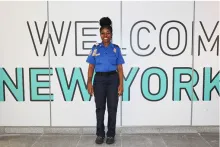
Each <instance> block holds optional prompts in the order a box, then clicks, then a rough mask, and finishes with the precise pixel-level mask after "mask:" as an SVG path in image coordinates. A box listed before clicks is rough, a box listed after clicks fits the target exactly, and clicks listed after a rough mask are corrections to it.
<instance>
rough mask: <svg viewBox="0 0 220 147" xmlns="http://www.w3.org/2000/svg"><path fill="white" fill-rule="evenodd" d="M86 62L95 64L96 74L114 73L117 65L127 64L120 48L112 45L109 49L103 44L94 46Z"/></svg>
mask: <svg viewBox="0 0 220 147" xmlns="http://www.w3.org/2000/svg"><path fill="white" fill-rule="evenodd" d="M86 62H88V63H90V64H94V65H95V71H96V72H109V71H114V70H117V65H119V64H124V63H125V62H124V59H123V57H122V54H121V50H120V48H119V46H118V45H115V44H112V43H110V44H109V45H108V47H105V46H104V44H103V43H97V44H96V45H94V46H93V47H92V50H91V51H90V53H89V56H88V57H87V60H86Z"/></svg>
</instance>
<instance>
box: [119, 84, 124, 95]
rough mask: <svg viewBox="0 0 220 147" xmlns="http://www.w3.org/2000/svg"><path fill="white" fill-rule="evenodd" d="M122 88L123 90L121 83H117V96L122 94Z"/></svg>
mask: <svg viewBox="0 0 220 147" xmlns="http://www.w3.org/2000/svg"><path fill="white" fill-rule="evenodd" d="M123 90H124V89H123V85H119V86H118V95H119V96H121V95H122V93H123Z"/></svg>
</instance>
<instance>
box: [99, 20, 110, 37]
mask: <svg viewBox="0 0 220 147" xmlns="http://www.w3.org/2000/svg"><path fill="white" fill-rule="evenodd" d="M99 25H100V26H101V27H100V32H101V31H102V29H104V28H106V29H108V30H109V31H110V32H111V33H112V26H111V25H112V21H111V19H110V18H108V17H102V18H101V19H100V20H99Z"/></svg>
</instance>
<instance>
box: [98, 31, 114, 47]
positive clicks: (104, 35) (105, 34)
mask: <svg viewBox="0 0 220 147" xmlns="http://www.w3.org/2000/svg"><path fill="white" fill-rule="evenodd" d="M100 36H101V39H102V42H103V43H107V44H108V43H110V41H111V39H112V33H111V31H110V30H109V29H107V28H103V29H102V30H101V32H100Z"/></svg>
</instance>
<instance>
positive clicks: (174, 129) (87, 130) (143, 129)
mask: <svg viewBox="0 0 220 147" xmlns="http://www.w3.org/2000/svg"><path fill="white" fill-rule="evenodd" d="M106 129H107V128H106ZM95 132H96V128H95V127H7V126H6V127H0V134H3V133H9V134H27V133H28V134H32V133H34V134H95ZM208 132H209V133H219V126H126V127H117V128H116V134H143V133H208Z"/></svg>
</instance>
